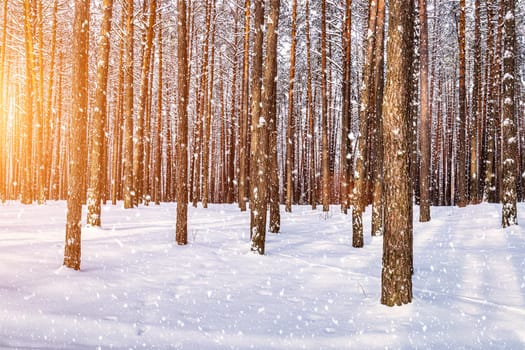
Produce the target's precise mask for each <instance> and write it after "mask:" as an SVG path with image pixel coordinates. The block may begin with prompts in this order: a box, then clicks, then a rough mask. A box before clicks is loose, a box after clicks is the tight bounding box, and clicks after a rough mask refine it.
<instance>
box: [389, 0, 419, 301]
mask: <svg viewBox="0 0 525 350" xmlns="http://www.w3.org/2000/svg"><path fill="white" fill-rule="evenodd" d="M412 12H413V1H412V0H392V1H391V2H390V21H389V23H390V25H389V30H388V43H387V55H388V61H387V62H388V63H387V72H386V81H387V82H388V84H386V87H385V96H384V102H383V121H384V129H383V136H384V142H385V154H384V156H385V159H384V162H385V167H384V168H385V233H384V240H383V264H382V281H381V303H382V304H385V305H388V306H393V305H402V304H406V303H410V302H411V301H412V275H411V261H410V260H411V246H412V240H411V237H412V232H410V231H411V227H412V225H411V223H410V222H409V219H410V215H409V207H411V206H412V203H411V199H410V195H409V193H410V190H409V187H410V174H409V161H410V160H409V145H408V140H409V135H408V134H409V132H410V131H409V130H408V125H409V123H408V118H409V115H410V114H409V111H408V106H409V98H410V96H409V94H408V85H409V83H410V77H409V71H410V64H411V62H409V60H408V56H409V51H410V46H411V45H412V43H410V41H411V39H412V38H411V36H410V35H406V33H410V32H411V27H412V26H413V25H414V24H413V22H412V19H413V16H412V15H411V13H412Z"/></svg>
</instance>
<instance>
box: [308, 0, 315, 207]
mask: <svg viewBox="0 0 525 350" xmlns="http://www.w3.org/2000/svg"><path fill="white" fill-rule="evenodd" d="M305 12H306V15H305V17H306V18H305V22H306V71H307V73H306V74H307V85H308V86H307V98H308V102H307V103H308V131H309V134H308V135H309V139H310V142H309V148H310V164H309V168H310V172H309V173H310V181H309V182H310V184H309V193H310V196H309V197H310V205H311V206H312V209H313V210H315V208H316V207H317V182H316V175H315V108H314V103H315V102H314V98H313V93H312V59H311V57H310V56H311V53H310V52H311V48H310V19H309V12H310V9H309V2H308V0H306V9H305Z"/></svg>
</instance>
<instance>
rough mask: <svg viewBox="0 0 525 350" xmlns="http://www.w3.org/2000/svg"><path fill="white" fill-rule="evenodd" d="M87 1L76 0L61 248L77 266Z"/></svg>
mask: <svg viewBox="0 0 525 350" xmlns="http://www.w3.org/2000/svg"><path fill="white" fill-rule="evenodd" d="M88 23H89V0H76V1H75V19H74V22H73V38H74V40H73V56H72V57H73V77H74V79H73V84H72V90H71V96H72V97H73V114H72V116H71V124H70V130H71V131H70V137H69V181H68V184H69V185H68V198H67V214H66V215H67V225H66V242H65V250H64V265H65V266H66V267H68V268H72V269H75V270H79V269H80V256H81V215H82V198H83V196H84V194H83V193H82V192H83V191H82V189H83V188H82V184H83V178H84V175H85V174H86V170H87V169H85V168H84V167H83V162H82V159H83V158H84V157H86V153H85V152H84V150H83V149H82V146H83V144H84V141H85V138H86V122H87V107H88V47H89V46H88V45H89V25H88Z"/></svg>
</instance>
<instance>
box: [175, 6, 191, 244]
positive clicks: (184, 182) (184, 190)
mask: <svg viewBox="0 0 525 350" xmlns="http://www.w3.org/2000/svg"><path fill="white" fill-rule="evenodd" d="M177 18H178V29H177V34H178V35H177V39H178V42H177V44H178V45H177V59H178V74H177V86H178V94H179V99H178V114H179V115H178V125H177V129H178V132H177V160H178V162H177V169H178V174H177V179H178V181H177V227H176V230H177V233H176V241H177V244H179V245H185V244H187V243H188V95H189V84H188V79H189V72H188V42H187V40H188V33H187V23H186V1H183V0H178V2H177Z"/></svg>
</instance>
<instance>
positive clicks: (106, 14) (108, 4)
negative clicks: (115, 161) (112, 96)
mask: <svg viewBox="0 0 525 350" xmlns="http://www.w3.org/2000/svg"><path fill="white" fill-rule="evenodd" d="M103 6H104V7H103V16H102V24H101V27H100V36H99V43H98V58H99V59H98V63H97V85H96V91H95V110H94V116H93V123H94V125H93V134H92V135H93V136H92V137H93V140H92V145H91V167H90V187H89V188H88V202H87V207H88V214H87V224H88V225H91V226H101V218H100V216H101V210H100V202H101V196H102V188H103V183H102V180H103V175H102V173H103V169H104V166H103V163H104V157H103V154H104V153H105V152H106V150H105V148H104V147H103V146H104V138H105V128H106V125H105V124H106V113H107V111H106V109H107V108H106V104H107V102H106V101H107V98H106V92H107V85H108V68H109V66H108V62H109V49H110V40H109V39H110V31H111V19H112V14H113V0H105V1H104V3H103Z"/></svg>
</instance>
